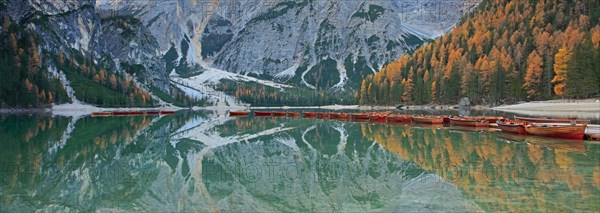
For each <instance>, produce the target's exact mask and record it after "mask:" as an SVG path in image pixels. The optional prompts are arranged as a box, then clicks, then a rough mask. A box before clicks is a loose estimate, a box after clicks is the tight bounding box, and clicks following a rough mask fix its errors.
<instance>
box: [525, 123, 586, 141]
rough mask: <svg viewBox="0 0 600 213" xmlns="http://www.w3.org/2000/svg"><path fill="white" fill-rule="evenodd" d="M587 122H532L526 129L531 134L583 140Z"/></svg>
mask: <svg viewBox="0 0 600 213" xmlns="http://www.w3.org/2000/svg"><path fill="white" fill-rule="evenodd" d="M586 126H587V125H586V124H583V125H571V126H568V125H546V124H530V125H527V126H525V131H526V132H527V134H530V135H538V136H544V137H551V138H563V139H573V140H583V135H584V133H585V128H586Z"/></svg>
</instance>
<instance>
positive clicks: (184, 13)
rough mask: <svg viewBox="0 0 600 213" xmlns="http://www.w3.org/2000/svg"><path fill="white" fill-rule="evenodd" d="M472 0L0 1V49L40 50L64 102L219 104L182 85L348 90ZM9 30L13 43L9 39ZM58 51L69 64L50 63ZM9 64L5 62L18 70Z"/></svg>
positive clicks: (214, 94) (213, 95)
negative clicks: (245, 82) (229, 82)
mask: <svg viewBox="0 0 600 213" xmlns="http://www.w3.org/2000/svg"><path fill="white" fill-rule="evenodd" d="M477 2H478V1H476V0H464V1H462V0H461V1H437V0H428V1H418V2H416V1H399V0H379V1H367V0H355V1H319V0H294V1H285V0H274V1H257V0H168V1H139V0H72V1H67V0H64V1H63V0H57V1H43V0H24V1H21V0H0V16H2V18H3V25H2V26H1V27H2V33H3V34H2V48H3V49H2V50H3V52H6V53H9V52H10V53H15V54H16V53H18V49H19V48H23V47H25V46H26V48H29V49H27V50H26V51H25V52H24V53H23V52H21V53H20V54H21V55H15V56H16V58H15V59H21V58H22V57H30V56H31V55H33V56H38V55H39V56H40V58H41V60H40V61H41V63H40V64H39V65H38V64H34V65H36V66H38V67H39V68H41V69H43V70H47V71H48V73H49V77H48V78H54V79H60V82H61V84H62V86H63V87H64V91H66V93H67V94H68V96H69V99H70V100H71V102H77V101H78V100H81V101H83V102H86V103H92V104H95V105H101V106H121V105H127V106H130V105H137V104H136V103H135V102H139V101H143V102H144V104H148V103H153V104H159V103H160V104H164V103H165V102H164V101H166V102H169V103H179V104H178V105H193V104H197V103H198V102H194V101H193V100H192V99H193V98H197V97H201V98H202V99H205V100H207V101H209V102H211V103H212V104H218V103H217V102H222V101H220V100H221V99H222V98H220V97H221V96H222V95H223V94H222V93H219V92H218V91H215V88H216V87H217V86H216V85H215V84H211V85H208V87H207V85H204V82H198V81H193V80H191V81H190V82H196V83H192V84H193V85H188V84H187V83H186V84H185V85H183V84H181V82H184V81H185V80H182V78H183V79H185V78H190V77H194V76H197V75H199V74H202V73H205V72H206V71H207V70H208V71H211V70H212V71H211V72H209V73H211V75H213V74H214V73H222V72H223V71H225V72H230V73H233V74H235V75H237V76H239V77H235V76H234V77H232V78H230V79H258V80H257V81H254V82H258V83H259V84H262V85H264V86H267V87H270V85H277V84H274V83H269V82H270V81H275V82H277V83H283V84H287V85H291V86H293V87H297V88H303V89H304V88H308V89H316V90H315V91H326V92H329V91H340V90H347V89H350V90H349V91H355V89H356V88H357V87H358V85H359V84H360V82H361V80H362V79H363V77H365V76H366V75H369V74H372V73H373V72H376V71H377V70H380V69H381V68H382V67H383V66H384V65H385V64H387V63H388V62H389V61H392V60H394V59H396V58H398V57H399V56H400V55H402V54H406V53H408V52H410V51H412V50H414V49H415V48H417V47H419V46H420V45H421V44H423V43H424V42H426V41H428V40H429V39H431V38H435V37H436V36H438V35H440V34H441V33H443V32H445V31H447V29H448V28H449V27H451V26H453V25H454V24H455V23H456V22H457V21H458V19H460V17H462V15H463V14H464V13H465V12H467V11H468V10H470V8H472V7H473V5H475V4H476V3H477ZM16 28H18V29H19V30H18V32H17V31H15V30H14V29H16ZM22 32H26V33H22ZM8 34H14V35H15V37H16V40H18V41H19V45H16V46H15V45H12V46H11V44H10V42H11V41H13V40H11V39H12V37H10V36H9V35H8ZM30 34H31V35H32V36H33V37H31V39H30V37H29V35H30ZM22 41H27V42H22ZM31 46H35V47H37V48H31ZM36 49H37V50H38V51H35V50H36ZM11 51H12V52H11ZM59 55H60V61H61V62H62V61H63V60H65V59H66V60H67V61H68V62H69V64H68V66H65V64H63V63H61V64H60V66H58V64H57V63H56V62H57V59H58V58H59ZM5 59H6V60H5V61H2V66H3V67H4V66H6V67H8V68H10V69H14V68H18V64H17V65H15V64H14V63H13V62H11V60H12V59H10V60H9V58H5ZM28 61H31V60H28ZM27 63H28V62H27ZM15 66H17V67H15ZM8 68H7V69H8ZM17 70H18V69H17ZM103 70H105V71H108V72H105V73H102V72H103ZM20 72H22V73H26V70H24V69H22V70H21V71H20ZM170 74H171V75H172V76H171V77H170V76H169V75H170ZM2 75H10V73H3V74H2ZM96 75H98V77H96ZM242 76H252V77H253V78H247V77H242ZM30 77H31V76H30ZM173 77H177V78H173ZM36 78H37V77H36ZM80 78H83V79H81V80H75V81H76V82H74V84H71V82H70V81H74V79H80ZM201 78H205V79H208V78H211V76H204V77H201ZM25 80H28V79H25V77H24V78H23V79H17V80H15V82H13V83H14V84H19V83H20V82H24V81H25ZM264 80H268V81H269V82H266V83H265V81H264ZM129 82H133V83H134V85H135V86H134V87H130V86H129ZM217 83H218V82H217ZM45 84H46V83H44V82H34V83H33V84H32V85H33V86H36V87H33V86H28V89H27V90H31V91H32V92H31V94H33V95H30V96H31V101H29V102H31V103H34V104H33V105H32V104H31V103H29V104H27V103H26V104H23V103H21V104H19V99H18V98H17V99H15V100H8V99H10V97H4V96H3V97H2V99H3V100H2V101H0V102H2V103H4V104H6V103H8V104H7V105H9V106H21V105H25V106H43V104H35V102H36V100H37V101H38V102H39V101H41V102H44V103H52V102H53V101H54V102H56V99H54V100H53V99H52V98H47V96H50V94H49V93H52V94H53V95H52V96H53V97H55V96H56V95H58V94H59V93H61V92H60V91H62V89H54V88H55V87H48V86H43V85H45ZM195 84H199V85H195ZM88 85H93V87H89V86H88ZM137 87H139V88H137ZM202 88H207V89H202ZM10 89H11V88H6V89H5V90H6V91H4V93H6V94H11V93H12V92H11V91H10ZM36 89H37V90H36ZM34 90H35V93H34V92H33V91H34ZM46 90H48V91H46ZM55 90H56V92H55ZM207 90H208V91H210V92H206V91H207ZM89 91H92V92H89ZM302 91H304V90H300V92H298V91H296V93H300V94H301V93H303V92H302ZM113 92H116V93H115V94H112V93H113ZM42 93H44V94H49V95H44V96H46V97H43V96H42V95H41V94H42ZM117 94H121V96H120V97H118V98H116V99H114V98H113V96H115V95H117ZM228 94H229V93H228ZM229 95H232V94H229ZM150 96H151V97H150ZM315 96H317V95H315ZM318 96H321V95H318ZM190 97H191V98H190ZM4 99H7V100H4ZM108 99H110V100H109V101H108V103H107V101H106V100H108ZM231 99H233V98H232V97H229V98H225V99H223V100H231ZM157 100H158V101H157ZM13 102H16V103H13ZM230 102H231V101H228V102H227V103H224V104H226V105H230V104H232V103H230Z"/></svg>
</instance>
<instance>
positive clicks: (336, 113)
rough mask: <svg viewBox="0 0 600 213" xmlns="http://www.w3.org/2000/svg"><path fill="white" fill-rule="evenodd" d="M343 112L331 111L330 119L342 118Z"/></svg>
mask: <svg viewBox="0 0 600 213" xmlns="http://www.w3.org/2000/svg"><path fill="white" fill-rule="evenodd" d="M341 114H342V113H339V112H332V113H329V118H330V119H340V117H341Z"/></svg>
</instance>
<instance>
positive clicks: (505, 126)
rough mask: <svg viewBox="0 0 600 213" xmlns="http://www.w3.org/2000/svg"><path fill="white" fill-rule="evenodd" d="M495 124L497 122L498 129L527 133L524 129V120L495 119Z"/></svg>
mask: <svg viewBox="0 0 600 213" xmlns="http://www.w3.org/2000/svg"><path fill="white" fill-rule="evenodd" d="M496 124H498V128H500V130H502V131H503V132H510V133H515V134H519V135H526V134H527V131H525V125H527V123H524V122H519V121H513V120H508V119H501V120H499V121H497V122H496Z"/></svg>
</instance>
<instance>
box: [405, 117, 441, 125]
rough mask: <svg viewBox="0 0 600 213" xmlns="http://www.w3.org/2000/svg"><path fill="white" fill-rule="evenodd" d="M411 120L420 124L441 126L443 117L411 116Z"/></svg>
mask: <svg viewBox="0 0 600 213" xmlns="http://www.w3.org/2000/svg"><path fill="white" fill-rule="evenodd" d="M412 119H413V121H414V122H417V123H422V124H443V123H444V117H442V116H418V115H413V116H412Z"/></svg>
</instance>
